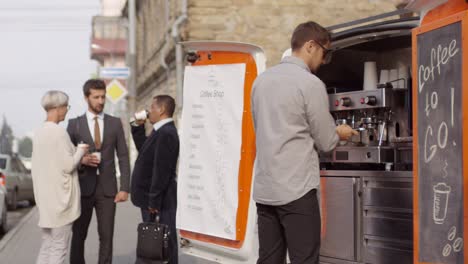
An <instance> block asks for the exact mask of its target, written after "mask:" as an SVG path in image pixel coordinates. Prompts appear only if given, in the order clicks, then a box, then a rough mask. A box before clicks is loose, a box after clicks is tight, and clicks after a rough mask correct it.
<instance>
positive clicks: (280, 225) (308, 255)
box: [257, 189, 321, 264]
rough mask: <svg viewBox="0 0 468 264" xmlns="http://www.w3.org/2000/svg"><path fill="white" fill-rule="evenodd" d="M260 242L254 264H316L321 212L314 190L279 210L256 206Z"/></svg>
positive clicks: (268, 206)
mask: <svg viewBox="0 0 468 264" xmlns="http://www.w3.org/2000/svg"><path fill="white" fill-rule="evenodd" d="M257 214H258V236H259V242H260V249H259V258H258V261H257V264H283V263H286V250H287V251H288V253H289V258H290V260H291V264H318V263H319V250H320V228H321V223H320V209H319V204H318V200H317V190H315V189H313V190H311V191H310V192H308V193H307V194H305V195H304V196H302V197H301V198H299V199H297V200H295V201H292V202H290V203H288V204H285V205H281V206H270V205H263V204H258V203H257Z"/></svg>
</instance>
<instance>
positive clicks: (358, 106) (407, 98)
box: [320, 85, 413, 264]
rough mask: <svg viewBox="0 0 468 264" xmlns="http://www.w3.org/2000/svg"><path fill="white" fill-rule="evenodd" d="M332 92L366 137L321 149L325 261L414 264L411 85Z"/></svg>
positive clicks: (341, 112) (345, 117) (339, 113)
mask: <svg viewBox="0 0 468 264" xmlns="http://www.w3.org/2000/svg"><path fill="white" fill-rule="evenodd" d="M328 90H329V91H328V92H329V95H328V97H329V105H330V112H331V114H332V115H333V117H334V118H335V120H336V124H337V125H340V124H348V125H349V126H351V127H352V128H353V129H355V130H356V131H358V132H359V135H355V136H353V137H352V138H351V139H350V140H348V141H340V142H339V143H338V146H337V147H336V148H335V149H334V150H333V151H331V152H330V153H321V154H320V166H321V171H320V176H321V187H320V193H321V194H320V195H321V205H322V225H323V226H322V245H321V251H320V255H321V256H320V263H322V264H344V263H346V264H349V263H378V264H385V263H394V261H395V259H398V262H399V263H401V264H403V263H408V264H409V263H412V254H413V249H412V138H411V104H410V102H411V89H398V88H392V87H391V85H390V86H387V85H386V86H385V87H383V88H376V89H373V90H357V91H347V92H337V91H338V89H336V88H330V89H328Z"/></svg>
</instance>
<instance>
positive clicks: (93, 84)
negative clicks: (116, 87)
mask: <svg viewBox="0 0 468 264" xmlns="http://www.w3.org/2000/svg"><path fill="white" fill-rule="evenodd" d="M91 89H93V90H104V91H105V90H106V83H105V82H104V81H103V80H101V79H89V80H87V81H86V82H85V84H84V85H83V94H84V95H85V96H86V97H88V96H89V95H90V94H91Z"/></svg>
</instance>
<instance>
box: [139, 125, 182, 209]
mask: <svg viewBox="0 0 468 264" xmlns="http://www.w3.org/2000/svg"><path fill="white" fill-rule="evenodd" d="M132 135H133V140H134V142H135V146H136V148H137V149H138V152H139V154H138V158H137V160H136V162H135V167H134V169H133V174H132V202H133V204H134V205H135V206H138V207H140V208H144V209H147V208H148V207H151V208H156V209H158V210H160V211H161V210H171V209H173V210H175V208H176V207H177V183H176V166H177V159H178V157H179V136H178V135H177V129H176V127H175V125H174V122H169V123H167V124H165V125H163V126H162V127H161V128H159V129H158V130H157V131H154V130H152V132H151V134H150V135H149V136H148V137H146V136H145V128H144V125H141V126H138V127H132Z"/></svg>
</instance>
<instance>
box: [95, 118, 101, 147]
mask: <svg viewBox="0 0 468 264" xmlns="http://www.w3.org/2000/svg"><path fill="white" fill-rule="evenodd" d="M94 146H96V150H97V151H99V150H101V130H100V129H99V122H98V117H97V116H96V117H94Z"/></svg>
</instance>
